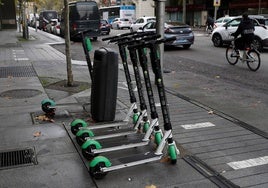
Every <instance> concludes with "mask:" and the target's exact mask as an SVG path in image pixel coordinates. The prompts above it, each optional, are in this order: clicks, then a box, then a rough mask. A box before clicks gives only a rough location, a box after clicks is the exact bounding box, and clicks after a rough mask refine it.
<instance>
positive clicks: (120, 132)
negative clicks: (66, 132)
mask: <svg viewBox="0 0 268 188" xmlns="http://www.w3.org/2000/svg"><path fill="white" fill-rule="evenodd" d="M136 133H137V131H136V130H134V129H133V128H131V127H127V128H122V127H119V128H113V127H109V128H107V129H99V130H97V131H94V135H95V136H94V137H93V138H92V139H94V140H101V139H109V138H115V137H120V136H127V135H130V134H136Z"/></svg>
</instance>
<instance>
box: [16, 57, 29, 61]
mask: <svg viewBox="0 0 268 188" xmlns="http://www.w3.org/2000/svg"><path fill="white" fill-rule="evenodd" d="M28 60H29V58H27V57H22V58H15V61H28Z"/></svg>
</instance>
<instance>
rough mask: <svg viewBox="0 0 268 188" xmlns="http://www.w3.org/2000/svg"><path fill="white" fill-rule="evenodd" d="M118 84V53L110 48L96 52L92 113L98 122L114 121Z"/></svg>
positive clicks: (92, 88)
mask: <svg viewBox="0 0 268 188" xmlns="http://www.w3.org/2000/svg"><path fill="white" fill-rule="evenodd" d="M117 84H118V54H117V53H116V52H114V51H112V50H111V49H109V48H103V47H102V48H100V49H98V50H96V51H95V53H94V61H93V77H92V87H91V115H92V118H93V120H95V121H96V122H104V121H114V119H115V111H116V98H117Z"/></svg>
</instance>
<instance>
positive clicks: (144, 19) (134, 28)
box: [130, 16, 156, 32]
mask: <svg viewBox="0 0 268 188" xmlns="http://www.w3.org/2000/svg"><path fill="white" fill-rule="evenodd" d="M150 21H156V18H155V17H152V16H144V17H140V18H138V19H137V20H136V21H135V22H134V23H132V24H131V25H130V31H131V32H135V31H138V30H139V29H142V27H143V26H144V25H145V24H147V23H148V22H150Z"/></svg>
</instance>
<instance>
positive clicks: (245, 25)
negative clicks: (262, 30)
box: [231, 13, 255, 50]
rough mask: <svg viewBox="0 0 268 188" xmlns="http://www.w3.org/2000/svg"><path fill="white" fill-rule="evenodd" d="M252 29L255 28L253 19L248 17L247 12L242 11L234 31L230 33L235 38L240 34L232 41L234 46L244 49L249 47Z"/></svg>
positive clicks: (252, 36)
mask: <svg viewBox="0 0 268 188" xmlns="http://www.w3.org/2000/svg"><path fill="white" fill-rule="evenodd" d="M254 30H255V28H254V23H253V20H251V19H250V18H249V17H248V14H247V13H244V14H243V16H242V20H241V22H240V24H239V26H238V28H237V30H236V32H234V33H232V34H231V35H232V36H234V37H235V38H237V36H238V35H240V34H241V37H239V38H237V39H236V40H235V41H234V44H235V48H236V49H239V50H244V49H246V48H248V47H250V45H251V43H252V41H253V39H254Z"/></svg>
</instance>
